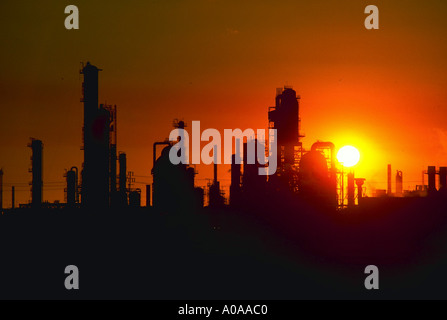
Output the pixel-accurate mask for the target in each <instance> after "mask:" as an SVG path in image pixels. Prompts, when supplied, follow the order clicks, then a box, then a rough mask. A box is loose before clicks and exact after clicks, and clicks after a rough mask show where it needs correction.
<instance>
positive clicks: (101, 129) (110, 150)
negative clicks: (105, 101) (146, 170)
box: [81, 62, 116, 208]
mask: <svg viewBox="0 0 447 320" xmlns="http://www.w3.org/2000/svg"><path fill="white" fill-rule="evenodd" d="M99 71H101V70H100V69H98V68H97V67H95V66H93V65H91V64H90V63H89V62H87V64H86V65H85V66H84V68H83V69H82V70H81V74H82V75H83V76H84V82H83V99H82V102H84V129H83V132H84V136H83V138H84V147H83V149H84V164H83V170H82V204H83V206H85V207H100V208H105V207H108V206H109V204H110V192H111V190H112V191H114V190H115V188H116V163H114V161H116V141H115V142H113V141H112V143H111V140H113V139H114V137H115V140H116V127H115V124H116V106H113V107H112V106H106V105H101V106H98V74H99ZM111 178H112V179H111ZM111 184H113V185H114V186H112V188H111Z"/></svg>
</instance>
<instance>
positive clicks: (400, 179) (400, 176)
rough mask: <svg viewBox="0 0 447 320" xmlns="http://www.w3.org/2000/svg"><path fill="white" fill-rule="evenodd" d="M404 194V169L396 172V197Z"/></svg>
mask: <svg viewBox="0 0 447 320" xmlns="http://www.w3.org/2000/svg"><path fill="white" fill-rule="evenodd" d="M402 196H403V174H402V171H397V173H396V197H402Z"/></svg>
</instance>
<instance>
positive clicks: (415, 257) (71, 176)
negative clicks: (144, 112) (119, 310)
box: [0, 63, 447, 299]
mask: <svg viewBox="0 0 447 320" xmlns="http://www.w3.org/2000/svg"><path fill="white" fill-rule="evenodd" d="M100 71H101V70H100V69H99V68H97V67H96V66H94V65H92V64H90V63H86V64H85V65H83V67H82V69H81V74H82V76H83V96H82V100H81V101H82V102H83V107H84V121H83V122H84V123H83V127H82V136H83V147H82V150H83V153H84V161H83V164H82V167H80V168H78V167H76V166H73V167H72V168H70V169H68V170H67V171H66V174H65V181H66V186H65V201H64V202H63V203H62V202H55V203H49V202H46V201H44V196H45V195H44V192H43V186H44V175H43V169H42V168H43V159H44V142H43V141H41V140H38V139H31V142H30V144H29V147H30V148H31V153H32V156H31V160H32V161H31V163H32V165H31V169H30V172H31V175H32V183H31V190H30V193H31V201H30V202H29V203H24V204H17V205H16V204H15V199H14V197H15V191H14V186H12V187H11V189H12V190H11V191H12V206H11V208H4V207H3V175H6V174H7V171H6V170H5V172H4V171H3V170H0V210H1V213H2V215H1V216H0V230H1V241H2V244H3V253H2V256H3V259H4V260H3V262H2V266H1V267H0V271H1V276H0V279H2V282H1V283H2V285H1V286H0V297H23V296H24V297H59V296H62V297H66V296H67V295H68V293H66V292H65V291H64V290H63V286H61V285H60V283H59V278H60V277H59V275H58V273H60V270H63V267H64V266H66V265H69V264H76V265H77V266H78V267H79V268H80V270H81V272H83V276H84V277H83V280H82V283H83V285H84V288H83V289H84V290H81V291H80V292H79V293H76V294H77V295H78V296H76V297H85V298H97V297H104V298H108V297H110V298H120V297H124V298H129V297H130V298H135V297H136V298H142V297H143V298H153V299H159V298H168V299H170V298H180V299H185V298H186V299H210V298H211V299H222V298H224V299H225V298H231V299H239V298H252V299H256V298H259V299H263V298H264V299H290V298H291V299H293V298H308V297H358V296H359V295H360V296H362V295H364V294H366V293H365V292H364V288H363V286H362V279H364V274H363V273H362V270H363V269H364V267H365V266H367V265H371V264H375V265H378V266H380V267H383V268H389V270H391V271H390V272H389V274H385V276H384V277H385V279H387V280H388V281H389V287H390V288H393V291H392V292H390V291H385V292H384V293H383V292H382V294H384V295H385V297H393V295H394V294H397V295H398V297H419V296H420V295H421V294H422V293H421V292H422V291H421V290H423V289H424V288H428V287H430V286H433V285H435V286H436V283H437V284H438V288H439V290H440V291H436V289H435V290H434V291H433V290H432V291H431V294H432V295H433V296H436V297H439V295H440V294H442V293H441V292H442V283H443V282H442V281H439V279H438V278H437V276H438V272H441V271H440V270H442V267H443V266H444V265H445V264H446V262H447V259H446V251H445V250H446V249H447V246H446V244H447V242H446V240H447V239H446V235H447V234H446V231H447V219H446V214H445V212H446V207H447V167H440V168H436V167H433V166H428V168H427V171H425V172H424V173H423V181H421V184H420V185H418V186H417V187H416V188H415V190H404V189H403V173H402V172H401V171H397V172H396V174H393V171H392V168H391V165H389V166H388V168H387V169H388V184H387V190H377V191H376V192H375V195H374V196H366V192H365V187H364V185H365V179H363V178H361V177H355V175H354V171H353V170H350V169H348V168H343V166H340V165H339V163H338V162H337V159H336V155H335V152H336V147H335V146H334V144H333V143H332V142H329V141H324V142H323V141H316V142H315V143H314V144H313V145H312V146H311V148H310V149H308V150H307V149H305V148H304V147H303V142H302V140H303V138H304V136H303V135H302V134H301V132H300V121H301V119H300V114H299V108H300V96H299V95H297V92H296V91H295V90H294V89H293V88H292V87H288V86H286V87H284V88H280V89H277V92H276V95H275V106H273V107H270V108H269V109H268V112H267V116H268V120H269V129H276V131H277V150H278V152H277V164H278V168H277V171H276V173H275V174H273V175H271V176H262V175H259V174H258V169H259V168H262V167H263V166H265V165H262V164H260V163H258V162H257V161H255V163H253V164H252V163H250V161H247V153H248V148H249V147H250V144H254V146H255V148H256V149H257V148H264V146H263V145H262V144H260V143H258V141H257V140H256V139H254V140H250V139H245V140H241V139H239V140H238V139H236V140H235V145H236V148H235V149H237V150H239V149H242V150H243V152H242V155H240V154H239V153H237V152H235V153H234V154H233V158H232V159H233V161H232V162H233V163H232V164H231V175H230V176H231V185H230V188H229V193H227V194H226V193H225V192H224V191H223V188H222V187H221V183H220V181H219V180H218V174H217V170H218V167H219V165H218V164H214V175H213V179H211V180H210V182H209V184H208V186H207V187H205V188H203V187H199V186H197V183H196V181H195V177H196V169H195V167H194V166H191V165H187V164H178V165H174V164H172V163H171V161H170V159H169V152H170V150H171V148H173V146H174V142H172V141H169V140H164V141H159V142H155V143H154V144H153V160H152V168H148V172H149V171H150V172H151V175H152V178H153V180H152V181H153V182H152V184H147V185H146V188H145V190H141V189H140V188H134V187H133V182H134V180H133V179H134V178H133V175H132V172H131V171H129V170H128V168H127V156H126V153H124V152H119V151H118V145H117V140H118V139H117V138H118V126H117V123H118V107H117V106H115V105H107V104H99V99H98V91H99V76H98V75H99V72H100ZM169 127H170V126H169V125H167V128H166V129H167V131H166V133H167V134H168V133H169V129H170V128H169ZM174 127H175V128H178V129H184V128H185V127H187V123H186V122H185V121H182V120H180V121H179V120H174ZM239 145H240V146H241V148H239V147H238V146H239ZM264 151H266V152H268V150H264ZM237 157H241V160H242V161H241V163H240V162H238V161H236V160H237ZM425 177H427V181H428V184H427V185H425ZM393 179H395V190H393V188H392V180H393ZM142 192H145V193H146V206H142V204H141V202H142V201H141V198H142ZM6 244H8V245H6ZM433 261H435V262H436V264H434V262H433ZM428 264H430V265H437V266H439V267H430V268H429V267H427V268H425V269H424V270H423V271H421V270H420V268H421V266H424V265H428ZM27 268H31V270H36V271H35V272H31V273H30V274H26V270H27ZM399 268H401V269H402V268H403V269H404V270H406V271H404V272H402V274H399V271H397V270H401V269H399ZM435 269H436V270H435ZM441 274H442V273H441ZM408 279H411V280H408ZM421 279H425V280H426V281H422V280H421ZM436 279H438V280H436ZM412 281H413V282H412ZM436 281H438V282H436ZM415 283H416V284H415ZM412 286H414V287H412ZM24 288H25V289H24ZM408 288H410V289H409V290H407V289H408ZM411 289H414V290H411Z"/></svg>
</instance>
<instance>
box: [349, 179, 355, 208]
mask: <svg viewBox="0 0 447 320" xmlns="http://www.w3.org/2000/svg"><path fill="white" fill-rule="evenodd" d="M353 206H355V185H354V173H353V172H350V173H348V207H353Z"/></svg>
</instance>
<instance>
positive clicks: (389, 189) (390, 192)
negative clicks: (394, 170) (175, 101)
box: [387, 164, 392, 196]
mask: <svg viewBox="0 0 447 320" xmlns="http://www.w3.org/2000/svg"><path fill="white" fill-rule="evenodd" d="M391 179H392V178H391V165H390V164H389V165H388V188H387V194H388V196H391V194H392V190H391Z"/></svg>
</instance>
